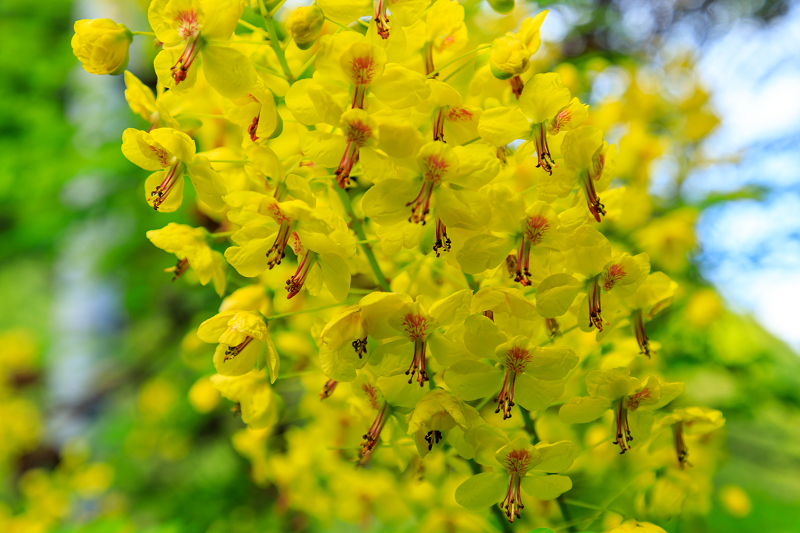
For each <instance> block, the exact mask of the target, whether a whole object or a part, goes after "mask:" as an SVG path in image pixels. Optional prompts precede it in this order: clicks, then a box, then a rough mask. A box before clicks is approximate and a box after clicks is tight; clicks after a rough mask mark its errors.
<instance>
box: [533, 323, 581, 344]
mask: <svg viewBox="0 0 800 533" xmlns="http://www.w3.org/2000/svg"><path fill="white" fill-rule="evenodd" d="M577 327H578V324H575V325H574V326H572V327H571V328H567V329H565V330H564V331H562V332H561V333H559V334H558V336H556V337H553V338H552V339H550V340H549V341H546V342H543V343H542V344H540V345H539V346H547V345H548V344H550V343H552V342H556V339H557V338H558V337H563V336H564V335H566V334H567V333H569V332H570V331H572V330H573V329H575V328H577Z"/></svg>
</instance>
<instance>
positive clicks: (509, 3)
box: [489, 0, 514, 15]
mask: <svg viewBox="0 0 800 533" xmlns="http://www.w3.org/2000/svg"><path fill="white" fill-rule="evenodd" d="M489 5H490V6H492V9H494V10H495V12H497V13H502V14H504V15H505V14H506V13H511V12H512V11H514V0H489Z"/></svg>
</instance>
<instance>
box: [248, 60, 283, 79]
mask: <svg viewBox="0 0 800 533" xmlns="http://www.w3.org/2000/svg"><path fill="white" fill-rule="evenodd" d="M253 67H255V69H256V70H263V71H264V72H269V73H270V74H272V75H273V76H277V77H279V78H281V79H284V80H285V79H286V76H284V75H283V74H281V73H280V72H278V71H277V70H275V69H274V68H269V67H264V66H262V65H259V64H258V63H253ZM287 81H288V80H287Z"/></svg>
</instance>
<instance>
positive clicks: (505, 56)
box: [489, 35, 530, 80]
mask: <svg viewBox="0 0 800 533" xmlns="http://www.w3.org/2000/svg"><path fill="white" fill-rule="evenodd" d="M489 63H490V65H491V67H492V74H494V77H495V78H497V79H499V80H507V79H508V78H513V77H514V76H519V75H520V74H522V73H523V72H525V71H526V70H528V66H529V65H530V52H529V51H528V47H527V46H525V43H523V42H522V41H520V40H519V39H517V38H515V37H513V36H511V35H504V36H503V37H500V38H499V39H495V40H494V42H493V43H492V49H491V51H490V53H489Z"/></svg>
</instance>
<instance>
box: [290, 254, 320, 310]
mask: <svg viewBox="0 0 800 533" xmlns="http://www.w3.org/2000/svg"><path fill="white" fill-rule="evenodd" d="M316 262H317V254H316V253H315V252H312V251H310V250H309V251H307V252H306V253H305V255H303V258H302V259H301V260H300V264H299V265H298V266H297V271H296V272H295V273H294V275H293V276H292V277H291V278H289V279H288V280H286V292H288V293H289V295H288V296H287V297H286V298H287V299H290V298H293V297H295V296H297V294H298V293H299V292H300V289H302V288H303V284H304V283H305V282H306V277H307V276H308V271H309V270H311V267H312V266H314V263H316Z"/></svg>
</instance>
